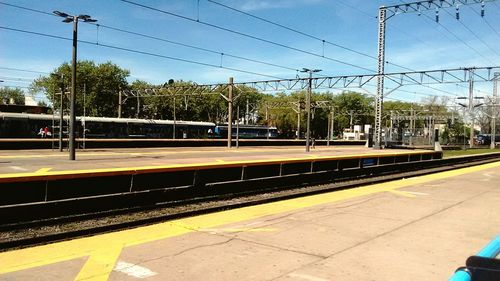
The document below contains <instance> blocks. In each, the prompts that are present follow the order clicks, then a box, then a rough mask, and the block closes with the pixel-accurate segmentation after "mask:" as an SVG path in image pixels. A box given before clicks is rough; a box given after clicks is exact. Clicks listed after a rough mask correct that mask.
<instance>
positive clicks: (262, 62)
mask: <svg viewBox="0 0 500 281" xmlns="http://www.w3.org/2000/svg"><path fill="white" fill-rule="evenodd" d="M0 4H4V5H7V6H11V7H14V8H18V9H22V10H27V11H31V12H35V13H40V14H44V15H49V16H56V15H54V14H52V13H48V12H44V11H40V10H35V9H31V8H27V7H23V6H19V5H12V4H8V3H4V2H0ZM88 24H91V25H95V26H97V28H99V27H102V28H107V29H110V30H114V31H118V32H122V33H127V34H132V35H136V36H139V37H143V38H148V39H153V40H157V41H162V42H166V43H170V44H174V45H178V46H183V47H187V48H191V49H195V50H199V51H204V52H209V53H212V54H217V55H220V56H221V58H222V57H224V56H226V57H231V58H236V59H240V60H245V61H250V62H254V63H259V64H264V65H268V66H273V67H277V68H282V69H286V70H292V71H299V69H296V68H292V67H288V66H283V65H278V64H274V63H269V62H265V61H261V60H257V59H251V58H246V57H242V56H237V55H233V54H229V53H225V52H221V51H215V50H211V49H207V48H202V47H198V46H194V45H190V44H185V43H181V42H176V41H172V40H168V39H164V38H160V37H157V36H152V35H148V34H144V33H139V32H134V31H129V30H125V29H122V28H118V27H113V26H109V25H103V24H96V23H88Z"/></svg>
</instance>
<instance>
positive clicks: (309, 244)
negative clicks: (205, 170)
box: [0, 162, 500, 281]
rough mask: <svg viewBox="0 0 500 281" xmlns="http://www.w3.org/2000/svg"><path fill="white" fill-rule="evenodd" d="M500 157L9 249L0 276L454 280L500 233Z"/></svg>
mask: <svg viewBox="0 0 500 281" xmlns="http://www.w3.org/2000/svg"><path fill="white" fill-rule="evenodd" d="M498 182H500V162H495V163H491V164H485V165H481V166H476V167H470V168H463V169H459V170H454V171H448V172H442V173H438V174H432V175H426V176H421V177H416V178H409V179H404V180H398V181H393V182H388V183H382V184H376V185H369V186H364V187H359V188H355V189H350V190H343V191H337V192H331V193H325V194H320V195H314V196H308V197H303V198H297V199H291V200H285V201H280V202H275V203H269V204H263V205H258V206H251V207H246V208H241V209H235V210H229V211H224V212H218V213H213V214H207V215H201V216H196V217H191V218H185V219H179V220H174V221H168V222H164V223H160V224H155V225H150V226H145V227H140V228H135V229H130V230H124V231H119V232H114V233H108V234H103V235H97V236H93V237H87V238H82V239H75V240H72V241H66V242H60V243H54V244H49V245H44V246H39V247H33V248H27V249H21V250H16V251H10V252H3V253H0V280H294V281H302V280H306V281H323V280H349V281H351V280H352V281H354V280H356V281H358V280H398V281H400V280H447V278H448V277H449V276H451V274H452V273H453V272H454V270H455V269H456V268H457V267H459V266H462V265H463V264H464V263H465V260H466V258H467V257H468V256H470V255H473V254H475V253H476V252H477V251H479V250H480V249H481V248H482V247H483V246H484V245H486V244H487V243H488V242H489V241H490V240H491V239H493V238H494V237H495V236H496V235H498V234H499V233H500V216H499V215H498V214H500V204H499V202H500V185H499V184H498Z"/></svg>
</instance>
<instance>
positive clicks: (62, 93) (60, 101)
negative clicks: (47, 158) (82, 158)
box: [59, 74, 66, 152]
mask: <svg viewBox="0 0 500 281" xmlns="http://www.w3.org/2000/svg"><path fill="white" fill-rule="evenodd" d="M65 93H66V91H65V90H64V74H61V97H60V99H59V152H62V151H63V125H64V107H63V101H64V94H65Z"/></svg>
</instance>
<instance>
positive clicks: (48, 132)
mask: <svg viewBox="0 0 500 281" xmlns="http://www.w3.org/2000/svg"><path fill="white" fill-rule="evenodd" d="M49 135H50V131H49V127H45V128H44V129H43V137H44V138H46V137H48V136H49Z"/></svg>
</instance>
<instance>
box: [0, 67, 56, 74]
mask: <svg viewBox="0 0 500 281" xmlns="http://www.w3.org/2000/svg"><path fill="white" fill-rule="evenodd" d="M0 69H3V70H10V71H21V72H31V73H38V74H50V72H45V71H38V70H31V69H21V68H12V67H1V66H0Z"/></svg>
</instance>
